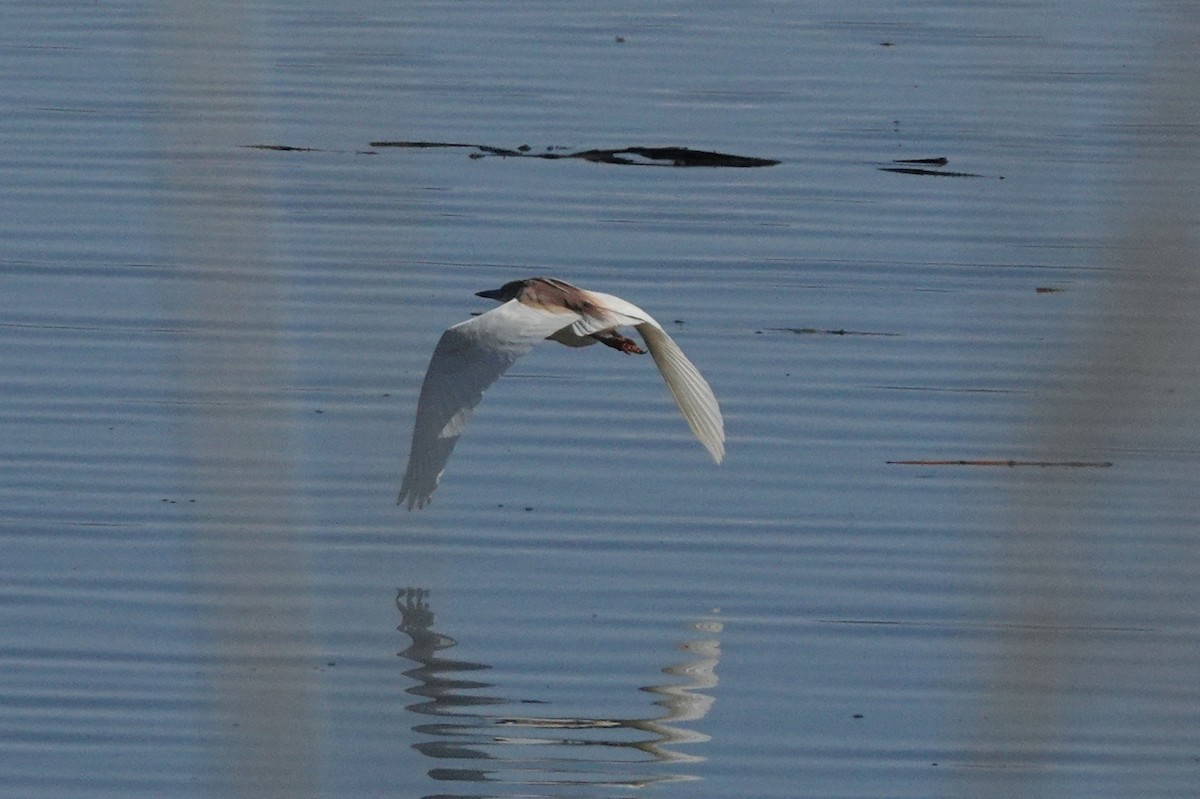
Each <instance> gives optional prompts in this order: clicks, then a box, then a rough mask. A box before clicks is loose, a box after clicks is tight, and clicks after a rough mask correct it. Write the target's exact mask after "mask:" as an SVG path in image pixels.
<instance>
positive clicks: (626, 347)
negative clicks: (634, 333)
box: [592, 330, 646, 355]
mask: <svg viewBox="0 0 1200 799" xmlns="http://www.w3.org/2000/svg"><path fill="white" fill-rule="evenodd" d="M592 338H594V339H596V341H599V342H600V343H601V344H603V345H604V346H606V347H612V348H613V349H614V350H620V351H621V352H624V353H627V354H629V355H645V354H646V351H645V350H644V349H642V348H641V347H639V346H638V345H637V344H636V343H634V341H633V339H631V338H626V337H625V336H622V335H621V334H620V333H617V332H615V331H612V330H605V331H603V332H600V333H593V334H592Z"/></svg>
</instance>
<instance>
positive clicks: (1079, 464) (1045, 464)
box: [888, 460, 1112, 469]
mask: <svg viewBox="0 0 1200 799" xmlns="http://www.w3.org/2000/svg"><path fill="white" fill-rule="evenodd" d="M888 463H889V464H893V465H897V466H1007V467H1016V466H1037V467H1040V468H1050V467H1067V468H1074V469H1103V468H1107V467H1109V466H1112V461H1011V460H920V461H888Z"/></svg>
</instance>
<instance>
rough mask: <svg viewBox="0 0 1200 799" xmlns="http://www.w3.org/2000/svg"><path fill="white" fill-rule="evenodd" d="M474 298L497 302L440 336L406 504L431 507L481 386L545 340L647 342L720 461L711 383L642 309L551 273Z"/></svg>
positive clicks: (720, 424)
mask: <svg viewBox="0 0 1200 799" xmlns="http://www.w3.org/2000/svg"><path fill="white" fill-rule="evenodd" d="M476 296H479V297H486V298H487V299H489V300H496V301H498V302H500V303H501V305H500V307H499V308H493V309H492V310H490V311H488V312H487V313H484V314H480V315H479V316H475V317H472V318H471V319H468V320H466V321H465V322H459V323H458V324H457V325H454V326H453V327H451V328H449V329H448V330H446V332H445V333H443V334H442V337H441V339H440V340H439V341H438V343H437V347H436V348H435V349H434V351H433V357H431V358H430V359H429V368H428V369H427V370H426V372H425V382H424V383H423V384H422V385H421V396H420V398H419V399H418V400H417V419H416V422H415V423H414V424H413V434H412V447H411V449H410V450H409V455H408V469H407V470H406V471H405V473H404V483H403V485H402V486H401V488H400V497H399V499H398V500H397V503H398V504H407V505H408V508H409V510H412V509H413V508H423V507H425V506H426V505H428V504H429V502H430V499H431V498H432V497H433V492H434V491H435V490H437V486H438V480H439V479H441V476H442V472H443V471H444V470H445V468H446V461H447V460H448V459H449V458H450V453H451V451H453V449H454V445H455V443H456V442H457V441H458V437H459V436H460V435H462V432H463V429H464V428H465V427H466V425H467V421H468V420H469V419H470V418H471V413H472V412H473V411H474V410H475V406H476V405H478V404H479V401H480V400H481V399H483V392H484V391H486V390H487V389H488V387H489V386H491V385H492V383H495V382H496V381H497V380H498V379H499V378H500V375H502V374H504V372H505V370H507V369H508V367H510V366H512V365H513V363H514V362H516V360H517V359H518V358H520V357H521V356H522V355H524V354H525V353H527V352H529V351H530V350H531V349H533V345H534V344H536V343H538V342H539V341H541V340H542V339H550V340H552V341H557V342H558V343H560V344H565V345H566V346H568V347H586V346H588V345H591V344H595V343H597V342H599V343H601V344H604V345H606V346H609V347H612V348H613V349H615V350H620V351H621V352H625V353H629V354H636V355H640V354H644V353H645V352H646V350H647V349H648V350H649V351H650V357H652V358H653V359H654V362H655V363H656V364H657V365H658V369H659V371H660V372H661V373H662V376H663V379H664V380H666V382H667V388H668V389H670V391H671V394H672V396H674V397H675V402H676V403H678V405H679V410H680V411H681V412H682V413H683V418H684V419H685V420H687V423H688V426H689V427H691V429H692V433H694V434H695V436H696V438H697V439H699V440H700V443H701V444H703V445H704V448H705V449H707V450H708V452H709V454H710V455H712V458H713V460H714V461H716V462H717V463H720V462H721V460H722V459H723V458H724V457H725V424H724V421H723V420H722V419H721V409H720V407H719V406H718V405H717V399H716V397H714V396H713V393H712V389H711V388H709V385H708V382H707V381H706V380H705V379H704V377H703V376H702V375H701V374H700V372H699V370H697V369H696V367H695V366H693V365H692V362H691V361H689V360H688V359H687V356H685V355H684V354H683V350H681V349H679V345H677V344H676V343H675V342H674V341H673V340H672V339H671V337H670V336H668V335H667V333H666V331H664V330H663V329H662V325H660V324H659V323H658V322H656V321H654V317H652V316H650V314H648V313H646V312H645V311H643V310H642V309H641V308H639V307H637V306H636V305H634V304H633V303H630V302H626V301H625V300H623V299H621V298H620V297H614V296H612V295H611V294H601V293H600V292H598V291H585V290H584V289H581V288H577V287H575V286H572V285H571V284H570V283H567V282H565V281H562V280H556V279H554V278H550V277H535V278H530V279H528V280H513V281H511V282H509V283H505V284H504V285H503V286H501V287H500V288H498V289H493V290H491V291H480V292H478V294H477V295H476ZM623 326H624V327H633V328H635V329H636V330H637V331H638V333H640V334H641V337H642V340H643V341H644V342H645V343H646V349H642V348H641V347H640V346H638V344H637V343H636V342H634V341H633V340H632V339H629V338H626V337H625V336H623V335H621V334H620V333H618V332H617V328H618V327H623Z"/></svg>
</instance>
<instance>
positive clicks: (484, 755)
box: [396, 588, 722, 799]
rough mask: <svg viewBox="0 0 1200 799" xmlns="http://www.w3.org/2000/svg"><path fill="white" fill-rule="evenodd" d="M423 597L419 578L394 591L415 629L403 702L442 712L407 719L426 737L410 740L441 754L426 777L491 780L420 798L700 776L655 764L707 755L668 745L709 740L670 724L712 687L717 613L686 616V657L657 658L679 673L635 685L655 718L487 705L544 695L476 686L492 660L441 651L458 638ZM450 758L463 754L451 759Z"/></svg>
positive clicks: (575, 792)
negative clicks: (421, 720)
mask: <svg viewBox="0 0 1200 799" xmlns="http://www.w3.org/2000/svg"><path fill="white" fill-rule="evenodd" d="M428 597H429V592H428V591H427V590H424V589H419V588H407V589H401V590H400V592H399V593H398V594H397V596H396V607H397V608H398V609H399V610H400V617H401V619H400V626H399V627H398V629H399V630H400V631H401V632H404V633H406V634H407V635H409V636H410V637H411V638H412V645H411V646H409V647H408V648H407V649H405V650H404V651H402V652H400V653H399V654H400V656H401V657H403V658H406V659H408V660H411V661H413V662H414V663H416V664H418V665H417V667H416V668H413V669H409V670H408V671H405V672H404V674H405V676H407V677H410V678H412V679H413V680H415V681H416V682H417V684H416V685H415V686H413V687H412V688H409V689H408V693H410V694H412V695H414V696H418V697H421V698H422V701H419V702H416V703H415V704H412V705H409V708H408V709H409V710H411V711H413V712H414V713H418V714H420V715H422V716H431V717H435V718H437V719H439V720H438V721H436V722H434V723H428V724H416V725H414V726H413V731H414V732H416V733H417V734H418V735H420V736H426V737H429V738H431V739H432V740H426V741H422V742H419V743H416V744H414V745H413V746H414V748H415V749H417V751H419V752H421V753H422V754H423V755H426V756H427V757H430V758H433V759H434V760H436V761H438V762H439V763H446V765H439V766H436V767H433V768H431V769H430V770H429V776H430V777H431V778H432V779H434V780H437V781H439V782H465V783H486V784H488V789H487V790H486V792H483V793H453V794H434V795H431V796H427V797H426V798H425V799H443V798H448V797H454V798H455V799H484V797H500V796H515V795H520V796H523V797H532V796H546V797H549V796H555V797H558V796H566V795H572V796H587V795H590V793H589V790H590V789H597V790H603V791H604V795H606V796H608V795H611V793H610V792H611V790H612V789H614V788H615V789H622V788H624V789H633V790H640V789H643V788H647V787H649V786H651V785H655V784H658V783H664V782H676V781H682V780H694V779H699V777H698V776H695V775H693V774H687V773H683V772H680V771H678V770H674V771H671V772H669V773H667V772H665V771H663V772H658V771H657V769H660V768H663V767H664V766H665V765H666V764H673V765H675V766H678V765H679V764H684V763H697V762H701V761H703V760H704V759H705V758H704V757H702V756H699V755H695V754H687V753H683V752H679V751H676V750H675V749H674V747H676V746H678V745H681V744H694V743H704V742H706V741H708V740H709V736H707V735H705V734H703V733H700V732H696V731H694V730H690V729H686V728H684V727H680V726H677V725H679V724H681V723H683V722H694V721H698V720H700V719H702V718H704V716H705V715H707V714H708V711H709V709H710V708H711V707H712V704H713V701H714V699H713V697H711V696H709V695H707V694H706V693H704V692H705V691H706V690H708V689H711V688H713V687H714V686H715V685H716V684H717V677H716V674H715V670H716V666H717V662H718V661H719V660H720V655H721V650H720V642H719V641H718V640H717V638H716V636H717V635H718V634H719V633H720V632H721V629H722V625H721V623H720V622H718V621H716V620H714V619H710V618H706V619H702V620H700V621H697V622H694V623H693V624H691V625H690V628H691V630H693V631H694V632H696V633H698V634H699V635H698V637H697V638H695V639H690V640H686V641H683V642H681V643H680V644H679V645H678V648H679V649H681V650H683V651H685V652H687V653H688V655H689V658H688V659H687V660H686V661H684V662H682V663H677V664H673V665H668V666H666V667H664V668H663V670H662V671H663V672H664V673H666V674H669V675H671V676H672V677H677V678H680V679H682V680H683V682H682V683H672V684H667V685H651V686H646V687H644V688H642V689H641V690H642V691H645V692H647V693H650V694H654V695H655V696H656V697H657V698H656V699H655V700H654V704H655V705H656V706H657V707H658V708H660V711H659V714H658V715H656V716H654V717H652V718H608V717H603V716H599V715H598V716H595V717H589V718H583V717H565V716H560V717H555V716H548V715H546V716H532V715H514V714H511V713H505V714H500V713H491V712H488V708H498V707H499V706H502V705H504V706H513V705H541V704H543V703H542V702H539V701H537V700H510V699H506V698H503V697H499V696H489V695H484V694H480V693H477V692H479V691H485V690H487V689H491V688H494V687H495V686H494V684H492V683H488V682H484V681H481V680H478V679H472V678H471V676H470V675H472V674H476V673H478V672H482V671H486V670H488V669H490V668H491V666H489V665H487V664H483V663H472V662H469V661H464V660H455V659H453V658H448V657H444V656H443V655H441V654H440V653H441V652H443V651H444V650H447V649H450V648H451V647H453V646H455V645H456V644H457V643H458V642H457V641H455V640H454V639H453V638H451V637H450V636H448V635H444V634H442V633H439V632H436V631H435V630H434V629H433V622H434V614H433V611H432V610H430V608H429V602H428ZM531 753H535V754H531ZM456 760H457V761H464V762H461V763H458V764H451V763H450V761H456ZM502 785H503V786H512V791H511V792H507V791H504V790H503V789H502V790H501V791H500V792H497V790H496V789H497V788H499V787H500V786H502ZM535 786H536V787H535ZM535 791H536V792H535ZM564 791H570V792H571V793H570V794H567V793H563V792H564Z"/></svg>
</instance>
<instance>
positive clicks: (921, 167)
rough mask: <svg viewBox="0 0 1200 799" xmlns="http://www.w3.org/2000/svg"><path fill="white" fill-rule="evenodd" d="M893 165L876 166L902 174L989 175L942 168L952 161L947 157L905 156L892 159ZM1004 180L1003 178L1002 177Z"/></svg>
mask: <svg viewBox="0 0 1200 799" xmlns="http://www.w3.org/2000/svg"><path fill="white" fill-rule="evenodd" d="M891 163H892V166H880V167H876V169H878V170H879V171H880V172H895V173H897V174H900V175H933V176H935V177H939V178H985V177H987V175H978V174H976V173H974V172H954V171H951V170H947V169H940V167H943V166H945V165H946V164H948V163H950V159H948V158H945V157H939V158H905V159H901V160H897V161H892V162H891ZM1001 180H1003V178H1001Z"/></svg>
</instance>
